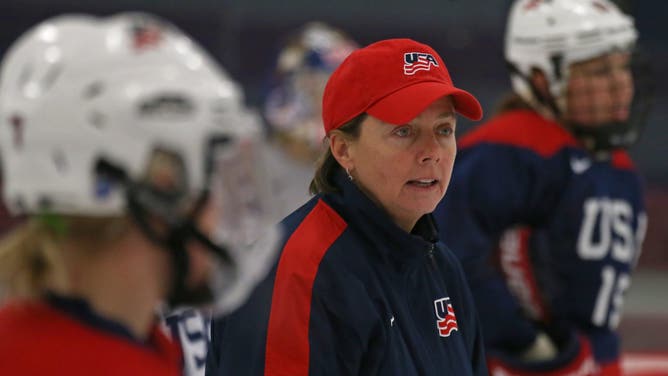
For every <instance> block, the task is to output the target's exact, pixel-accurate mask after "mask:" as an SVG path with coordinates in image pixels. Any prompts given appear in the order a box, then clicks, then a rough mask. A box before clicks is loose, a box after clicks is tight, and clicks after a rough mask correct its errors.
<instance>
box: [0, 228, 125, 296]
mask: <svg viewBox="0 0 668 376" xmlns="http://www.w3.org/2000/svg"><path fill="white" fill-rule="evenodd" d="M129 222H130V220H129V219H128V218H127V217H103V218H94V217H78V216H72V217H60V216H50V217H41V216H40V217H31V218H30V219H28V220H27V221H26V222H25V223H23V224H21V225H19V226H18V227H17V228H16V229H15V230H14V231H13V232H11V233H9V234H8V235H6V236H5V237H3V238H2V239H0V286H2V290H4V295H5V296H4V298H5V299H7V298H27V299H34V298H39V297H40V296H42V295H43V294H44V293H45V292H46V291H48V290H51V289H56V290H58V291H66V290H67V289H68V277H67V263H66V261H65V259H64V257H63V254H62V252H63V251H64V248H65V246H66V244H67V243H70V244H77V245H78V247H81V248H82V249H87V250H90V251H94V250H95V249H96V248H99V247H100V246H103V245H104V244H106V243H108V242H111V241H114V240H115V239H118V238H120V237H121V236H122V235H123V234H124V233H125V232H126V231H127V229H128V227H129ZM0 293H2V292H1V291H0ZM2 298H3V296H2V294H0V299H2Z"/></svg>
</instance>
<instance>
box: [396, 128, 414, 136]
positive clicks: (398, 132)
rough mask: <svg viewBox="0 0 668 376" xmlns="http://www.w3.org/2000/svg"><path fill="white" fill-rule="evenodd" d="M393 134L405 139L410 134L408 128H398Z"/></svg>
mask: <svg viewBox="0 0 668 376" xmlns="http://www.w3.org/2000/svg"><path fill="white" fill-rule="evenodd" d="M393 133H394V134H395V135H397V136H399V137H407V136H409V135H410V134H411V130H410V128H408V127H399V128H396V129H395V130H394V132H393Z"/></svg>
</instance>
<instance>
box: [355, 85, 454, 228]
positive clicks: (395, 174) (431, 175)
mask: <svg viewBox="0 0 668 376" xmlns="http://www.w3.org/2000/svg"><path fill="white" fill-rule="evenodd" d="M455 128H456V117H455V110H454V106H453V103H452V99H451V98H450V97H443V98H441V99H438V100H436V101H434V102H433V103H432V104H431V105H429V107H427V109H425V110H424V111H423V112H422V113H420V114H419V115H418V116H417V117H416V118H415V119H413V120H411V121H410V122H409V123H408V124H402V125H394V124H389V123H385V122H383V121H381V120H379V119H377V118H374V117H372V116H368V117H367V118H366V119H365V120H364V122H363V123H362V124H361V128H360V136H359V138H358V139H357V140H354V141H352V142H350V143H349V146H348V156H349V158H348V159H346V161H345V162H344V163H345V165H344V167H347V168H348V169H349V171H350V174H351V175H352V176H353V178H354V181H355V182H356V183H357V185H358V186H359V187H360V189H361V190H362V191H364V192H365V193H366V194H367V195H368V196H369V197H370V198H371V199H372V200H373V201H374V202H376V204H379V205H380V206H381V207H382V208H384V209H385V210H386V211H387V212H388V214H389V215H390V217H392V219H393V220H394V222H395V223H397V224H398V225H399V226H400V227H401V228H403V229H404V230H406V231H410V230H411V229H412V228H413V226H414V225H415V222H417V220H418V219H419V218H420V217H421V216H422V215H424V214H427V213H431V212H432V211H433V210H434V208H435V207H436V205H437V204H438V202H439V201H440V200H441V199H442V198H443V196H444V195H445V191H446V189H447V187H448V183H449V182H450V175H451V173H452V166H453V163H454V160H455V155H456V154H457V145H456V142H455Z"/></svg>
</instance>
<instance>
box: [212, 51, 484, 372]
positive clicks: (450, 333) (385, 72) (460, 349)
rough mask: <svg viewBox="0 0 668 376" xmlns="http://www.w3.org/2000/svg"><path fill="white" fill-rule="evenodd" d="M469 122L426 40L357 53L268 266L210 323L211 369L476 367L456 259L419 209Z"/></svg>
mask: <svg viewBox="0 0 668 376" xmlns="http://www.w3.org/2000/svg"><path fill="white" fill-rule="evenodd" d="M457 112H458V113H461V114H463V115H464V116H467V117H469V118H472V119H479V118H480V117H481V116H482V110H481V108H480V105H479V103H478V102H477V100H476V99H475V98H474V97H473V96H472V95H471V94H469V93H467V92H465V91H463V90H460V89H457V88H455V87H454V86H453V84H452V81H451V80H450V77H449V74H448V72H447V70H446V68H445V64H444V63H443V60H442V59H441V58H440V56H438V54H437V53H436V52H435V51H434V50H433V49H432V48H431V47H429V46H427V45H424V44H421V43H418V42H415V41H412V40H409V39H392V40H385V41H381V42H378V43H374V44H371V45H369V46H367V47H365V48H361V49H359V50H356V51H354V52H353V53H351V54H350V56H349V57H348V58H347V59H346V60H344V61H343V63H342V64H341V65H340V66H339V67H338V68H337V69H336V70H335V71H334V73H333V74H332V76H331V77H330V79H329V81H328V83H327V86H326V88H325V92H324V97H323V123H324V128H325V132H326V134H327V135H328V138H329V149H328V150H327V151H326V154H325V155H324V156H323V157H322V159H321V160H320V163H319V166H318V170H317V172H316V174H315V178H314V179H313V182H312V184H311V190H312V192H313V193H315V194H316V195H315V197H313V198H312V199H311V200H310V201H309V202H307V203H306V204H305V205H304V206H302V207H301V208H299V209H297V210H296V211H295V212H293V213H292V214H291V215H290V216H288V217H287V218H286V219H285V220H284V221H283V222H282V225H283V227H284V229H285V230H286V232H287V235H286V237H285V239H284V241H283V250H282V254H281V257H280V260H279V261H278V264H277V266H276V268H275V269H274V270H273V272H272V273H271V274H270V275H269V277H268V278H267V279H265V280H264V281H263V282H262V283H261V284H260V285H259V287H258V288H257V289H256V291H255V292H254V293H253V294H252V295H251V297H250V300H249V301H248V302H247V303H246V304H245V305H244V306H242V308H241V309H240V310H239V311H238V312H237V313H235V314H233V315H232V316H230V317H228V318H226V319H223V320H216V321H214V324H213V327H212V347H211V348H210V349H209V355H208V360H207V371H206V372H207V375H226V374H234V375H262V374H264V375H292V376H295V375H443V374H452V375H486V374H487V369H486V366H485V360H484V354H483V349H482V340H481V333H480V330H479V327H478V323H477V318H476V313H475V309H474V307H473V302H472V300H471V296H470V293H469V291H468V288H467V286H466V283H465V282H464V276H463V274H462V272H461V269H460V266H459V264H458V263H457V262H456V261H455V259H454V257H453V256H452V255H451V254H450V252H449V251H448V250H447V249H446V248H445V247H444V246H443V244H442V243H440V242H439V241H438V239H437V236H436V229H435V227H434V225H433V220H432V218H431V215H430V214H429V213H430V212H431V211H432V210H433V209H434V207H435V206H436V204H437V203H438V202H439V201H440V200H441V198H442V197H443V195H444V194H445V191H446V188H447V186H448V182H449V180H450V173H451V171H452V165H453V162H454V159H455V154H456V144H455V134H454V133H455V128H456V113H457Z"/></svg>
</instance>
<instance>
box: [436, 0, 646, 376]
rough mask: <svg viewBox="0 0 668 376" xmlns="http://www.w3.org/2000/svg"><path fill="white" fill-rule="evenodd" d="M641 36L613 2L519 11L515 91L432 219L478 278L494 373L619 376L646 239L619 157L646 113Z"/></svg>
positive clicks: (480, 136)
mask: <svg viewBox="0 0 668 376" xmlns="http://www.w3.org/2000/svg"><path fill="white" fill-rule="evenodd" d="M592 36H594V37H592ZM637 37H638V35H637V30H636V28H635V27H634V24H633V19H632V18H631V17H629V16H627V15H626V14H624V13H622V12H621V11H620V10H619V9H618V8H617V6H615V5H614V4H613V2H610V1H607V0H600V1H593V2H582V1H577V0H555V1H549V2H548V1H543V2H540V1H532V0H517V1H515V2H513V4H512V7H511V8H510V12H509V13H508V27H507V30H506V34H505V39H506V45H505V55H506V61H507V62H508V65H509V67H510V68H511V70H510V74H511V79H512V84H513V93H511V95H510V96H509V97H507V98H506V99H505V100H504V101H503V102H502V105H501V111H499V113H498V114H497V115H496V116H494V117H493V118H492V119H490V120H489V121H488V122H487V123H485V124H483V125H481V126H479V127H477V128H476V129H475V130H473V131H472V132H470V133H468V134H467V135H466V136H465V137H463V138H461V139H460V153H459V156H458V157H457V165H456V167H455V171H454V173H453V178H452V184H451V187H450V191H449V192H448V195H447V196H446V197H445V199H444V200H443V201H442V203H441V205H439V207H438V208H437V209H436V211H435V212H434V215H435V218H436V220H437V221H438V223H439V229H440V230H441V231H442V232H441V234H442V237H443V238H444V239H445V241H446V242H447V243H448V245H450V246H451V247H452V250H453V251H454V252H455V254H456V255H457V256H458V257H459V258H460V260H461V263H462V265H463V266H464V268H465V270H466V276H467V277H468V278H469V283H470V286H471V290H472V292H473V296H474V299H475V300H476V305H477V308H478V310H479V312H480V319H481V324H482V326H483V328H484V333H485V340H486V343H485V345H486V349H487V354H488V356H489V358H490V359H489V368H490V370H491V371H492V373H493V374H504V375H571V374H578V375H606V376H613V375H620V374H623V372H622V370H621V362H620V360H621V358H622V355H621V346H620V338H619V334H618V332H617V325H618V324H619V320H620V318H621V317H622V316H621V314H622V311H623V309H622V308H623V297H624V293H625V290H626V289H627V288H628V287H629V284H630V276H631V274H632V271H633V269H634V266H635V264H636V262H637V260H638V256H639V255H640V250H641V244H642V242H643V238H644V235H645V230H646V228H647V227H646V226H647V215H646V213H645V207H644V198H643V197H644V193H643V186H642V179H641V177H640V176H639V175H638V173H637V171H636V170H635V168H634V167H633V163H632V161H631V158H630V157H629V155H628V154H627V152H626V150H624V149H625V148H628V147H630V146H631V145H632V144H633V142H634V141H635V140H636V139H637V138H638V136H639V134H640V131H641V129H642V125H643V124H642V123H643V117H644V113H646V112H647V105H648V103H650V102H651V101H650V97H649V96H648V88H649V86H648V85H647V84H648V81H649V78H650V77H649V76H648V75H646V74H645V75H644V76H643V73H646V72H643V71H642V70H641V69H638V68H639V65H638V64H637V60H636V59H635V57H634V54H633V46H634V44H635V42H636V39H637Z"/></svg>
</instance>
